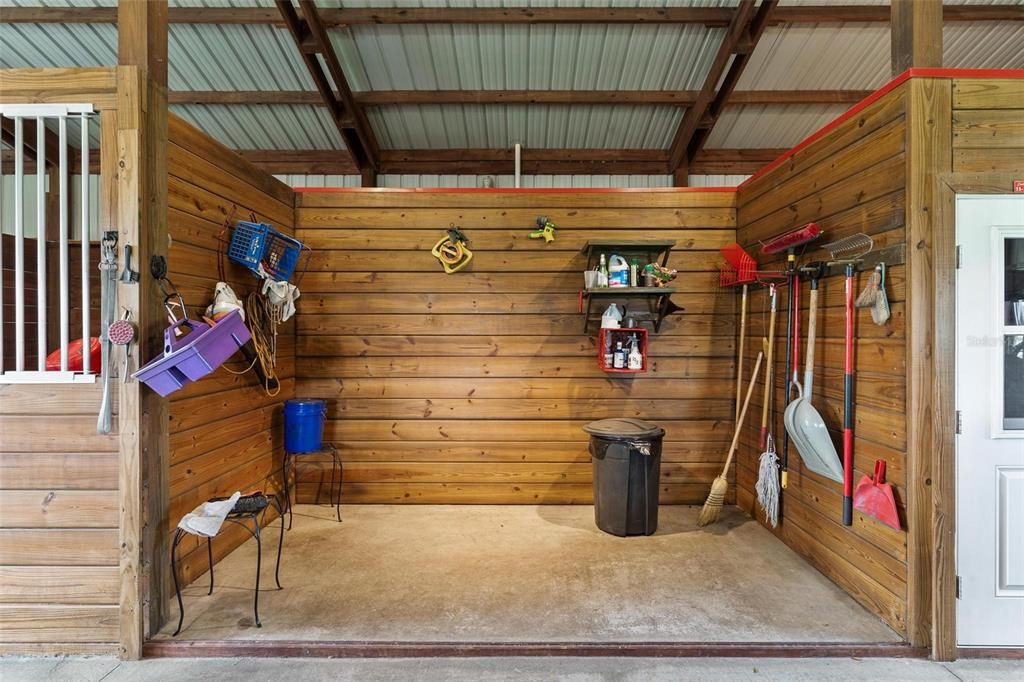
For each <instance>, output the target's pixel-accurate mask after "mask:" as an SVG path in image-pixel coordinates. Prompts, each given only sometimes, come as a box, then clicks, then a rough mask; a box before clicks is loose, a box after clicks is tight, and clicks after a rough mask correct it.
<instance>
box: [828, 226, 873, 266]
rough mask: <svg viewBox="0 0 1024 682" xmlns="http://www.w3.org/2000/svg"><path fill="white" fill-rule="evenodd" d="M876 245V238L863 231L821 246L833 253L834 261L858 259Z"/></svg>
mask: <svg viewBox="0 0 1024 682" xmlns="http://www.w3.org/2000/svg"><path fill="white" fill-rule="evenodd" d="M874 247H875V240H874V239H872V238H871V237H870V236H869V235H866V234H864V233H863V232H858V233H857V234H852V235H850V236H849V237H843V238H842V239H837V240H836V241H834V242H829V243H828V244H824V245H822V247H821V248H823V249H825V250H826V251H828V252H829V253H830V254H832V260H834V261H847V260H856V259H858V258H860V257H861V256H863V255H864V254H866V253H868V252H869V251H871V249H873V248H874Z"/></svg>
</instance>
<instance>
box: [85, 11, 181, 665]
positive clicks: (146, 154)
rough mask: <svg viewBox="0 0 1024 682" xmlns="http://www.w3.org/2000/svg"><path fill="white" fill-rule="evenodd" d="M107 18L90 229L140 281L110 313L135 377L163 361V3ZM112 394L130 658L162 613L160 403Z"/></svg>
mask: <svg viewBox="0 0 1024 682" xmlns="http://www.w3.org/2000/svg"><path fill="white" fill-rule="evenodd" d="M117 19H118V61H119V63H120V66H119V67H118V70H117V102H118V107H117V119H116V127H117V135H116V145H117V149H116V155H117V167H116V173H117V178H116V183H115V184H116V193H117V194H116V212H115V215H116V221H115V222H114V223H112V224H109V223H108V224H104V225H101V226H100V228H101V230H105V229H113V228H115V227H116V229H117V230H118V231H119V236H118V255H119V257H120V256H121V255H122V254H123V248H124V246H125V245H131V246H132V249H133V263H132V265H133V267H134V268H135V269H136V270H139V271H140V272H141V277H140V281H139V283H138V284H123V283H120V282H119V283H118V285H117V298H118V309H119V312H120V310H121V309H127V310H129V311H130V312H131V315H132V319H133V320H134V321H135V323H136V324H137V325H138V329H139V337H140V343H139V344H138V346H141V348H139V349H138V350H136V351H135V352H134V353H133V355H134V356H135V357H134V358H133V359H132V362H131V366H132V367H136V368H137V367H138V366H139V362H140V361H142V362H145V361H147V360H149V359H150V358H152V357H154V356H155V355H157V354H160V353H162V352H163V348H162V346H163V327H164V326H165V320H164V312H163V305H162V296H161V294H160V290H159V287H158V286H157V283H156V282H155V281H154V280H153V278H152V277H150V276H149V272H148V263H149V259H150V257H151V256H156V255H160V256H165V257H166V255H167V1H166V0H120V3H119V4H118V14H117ZM106 132H107V131H105V130H104V131H103V133H106ZM104 151H106V150H104ZM119 261H120V258H119ZM119 265H120V266H121V267H123V266H124V263H123V262H119ZM115 357H118V354H115ZM119 395H120V405H119V411H118V427H119V433H120V443H121V458H120V459H121V463H120V475H119V478H120V496H121V524H120V525H121V531H120V534H121V543H120V549H121V558H120V567H121V617H120V620H121V623H120V633H121V634H120V637H121V642H120V654H121V657H122V658H127V659H137V658H140V657H141V656H142V644H143V642H144V640H145V639H146V637H147V636H151V635H152V634H154V633H155V632H156V631H158V630H159V629H160V627H161V626H162V625H163V623H164V620H165V619H166V617H167V613H168V611H169V608H168V602H167V598H166V597H167V596H168V594H169V592H168V590H167V589H166V586H167V585H168V584H169V581H170V573H169V568H168V563H169V558H168V554H167V552H168V543H167V541H166V538H165V535H166V528H167V506H168V505H167V502H168V488H167V486H168V479H167V477H168V447H167V419H168V418H167V401H166V400H164V399H162V398H160V397H159V396H158V395H157V394H156V393H154V392H153V391H151V390H149V389H146V388H144V387H143V386H142V384H140V383H139V382H138V381H130V382H129V381H126V380H125V377H121V379H120V386H119Z"/></svg>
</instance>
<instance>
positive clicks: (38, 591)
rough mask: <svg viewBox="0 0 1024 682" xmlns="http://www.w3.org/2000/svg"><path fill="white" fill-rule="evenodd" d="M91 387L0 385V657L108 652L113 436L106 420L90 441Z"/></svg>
mask: <svg viewBox="0 0 1024 682" xmlns="http://www.w3.org/2000/svg"><path fill="white" fill-rule="evenodd" d="M100 388H101V384H100V383H99V382H96V383H95V384H92V385H84V384H82V385H76V386H69V385H63V386H61V385H53V386H40V385H34V386H33V385H18V384H0V434H2V436H0V654H3V653H11V652H18V653H39V654H46V653H107V654H110V653H113V652H114V651H116V649H117V641H118V622H119V621H118V613H119V610H118V599H119V596H120V593H119V588H120V582H119V579H118V498H117V489H118V477H117V458H118V454H117V453H118V435H117V433H118V432H117V419H116V416H115V420H114V428H113V429H112V433H111V434H110V435H106V436H101V435H98V434H97V433H96V413H97V411H98V410H99V405H100V395H101V390H100ZM113 395H114V397H115V398H116V396H117V390H116V388H115V390H114V391H113ZM115 414H116V407H115Z"/></svg>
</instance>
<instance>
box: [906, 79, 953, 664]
mask: <svg viewBox="0 0 1024 682" xmlns="http://www.w3.org/2000/svg"><path fill="white" fill-rule="evenodd" d="M906 164H907V165H906V178H907V208H906V231H907V236H906V238H907V300H906V304H905V305H906V310H907V319H906V326H907V331H906V333H907V359H908V362H907V474H906V481H907V638H908V639H909V641H910V643H911V644H912V645H914V646H930V645H931V644H932V626H933V616H934V614H933V611H932V609H933V604H934V589H935V585H936V581H935V577H934V575H933V569H934V562H933V552H934V551H935V545H936V537H935V530H936V528H935V515H934V502H935V499H934V485H935V482H936V481H935V475H936V471H937V470H938V469H939V468H940V467H941V463H940V462H938V461H936V457H937V456H939V455H941V454H942V453H939V452H938V451H937V449H936V442H937V441H941V439H940V438H939V437H938V436H939V434H937V433H936V429H943V430H945V429H952V428H953V425H952V415H951V414H950V415H946V418H947V420H948V421H944V420H943V415H937V414H936V413H935V410H936V408H937V406H936V404H935V396H936V386H935V383H936V382H937V381H941V380H943V378H945V380H948V372H946V371H944V370H943V369H942V368H938V367H936V366H935V350H936V347H937V346H940V347H941V346H943V345H944V344H948V343H949V340H948V339H943V338H936V332H935V329H936V325H935V320H936V316H937V315H944V314H945V311H937V310H936V308H935V300H936V299H935V292H936V279H935V268H936V262H937V261H938V262H941V261H942V259H948V258H949V254H937V253H936V225H937V221H938V219H939V218H938V214H939V213H940V212H941V210H942V205H941V203H942V202H941V197H940V194H939V191H938V182H939V178H940V176H942V175H943V174H946V173H949V172H950V170H951V169H952V86H951V82H950V81H949V79H938V78H934V79H933V78H914V79H912V80H911V81H910V83H909V88H908V95H907V151H906ZM942 407H944V408H948V405H943V406H942ZM946 455H947V456H948V453H946Z"/></svg>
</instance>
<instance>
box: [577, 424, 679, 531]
mask: <svg viewBox="0 0 1024 682" xmlns="http://www.w3.org/2000/svg"><path fill="white" fill-rule="evenodd" d="M583 430H584V431H586V432H587V433H589V434H590V455H591V462H592V463H593V466H594V520H595V522H596V523H597V527H598V528H600V529H601V530H603V531H605V532H606V533H611V534H612V535H618V536H621V537H624V536H627V535H651V534H653V533H654V531H656V530H657V529H658V490H659V487H658V483H659V478H660V475H661V440H662V438H664V437H665V429H663V428H661V427H660V426H658V425H657V424H652V423H650V422H646V421H644V420H642V419H628V418H627V419H602V420H601V421H596V422H591V423H589V424H587V425H586V426H584V427H583Z"/></svg>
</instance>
